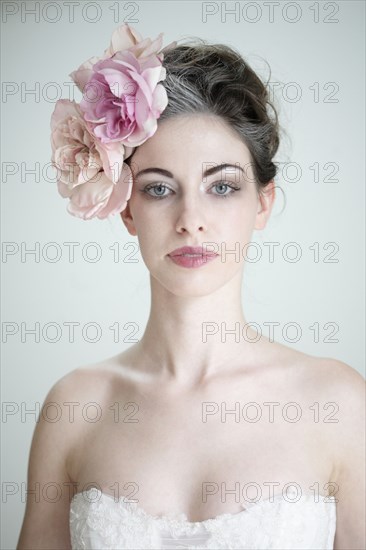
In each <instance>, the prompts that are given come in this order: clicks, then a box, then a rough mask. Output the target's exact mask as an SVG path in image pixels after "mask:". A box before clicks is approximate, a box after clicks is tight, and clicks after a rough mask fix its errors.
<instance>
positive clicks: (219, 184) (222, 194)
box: [211, 181, 240, 199]
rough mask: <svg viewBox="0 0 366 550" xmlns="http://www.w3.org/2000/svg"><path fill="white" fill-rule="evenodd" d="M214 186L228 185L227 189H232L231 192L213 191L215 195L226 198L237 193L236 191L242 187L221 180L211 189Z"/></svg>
mask: <svg viewBox="0 0 366 550" xmlns="http://www.w3.org/2000/svg"><path fill="white" fill-rule="evenodd" d="M213 187H226V190H227V189H231V191H230V192H229V193H225V194H224V193H213V194H214V195H216V196H218V197H222V198H223V199H226V197H229V196H230V195H233V194H234V193H235V191H239V190H240V187H237V186H236V185H232V184H229V183H227V182H225V181H220V182H219V183H215V184H214V185H213V186H212V187H211V189H212V188H213Z"/></svg>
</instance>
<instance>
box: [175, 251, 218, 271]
mask: <svg viewBox="0 0 366 550" xmlns="http://www.w3.org/2000/svg"><path fill="white" fill-rule="evenodd" d="M168 256H169V258H170V259H171V260H172V261H173V262H174V263H175V264H177V265H180V266H181V267H201V265H203V264H207V263H208V262H210V261H211V260H214V259H215V258H217V256H218V254H215V253H214V252H206V251H205V250H204V248H202V247H201V246H183V247H182V248H177V249H176V250H173V252H170V253H169V254H168Z"/></svg>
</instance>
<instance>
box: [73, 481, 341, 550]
mask: <svg viewBox="0 0 366 550" xmlns="http://www.w3.org/2000/svg"><path fill="white" fill-rule="evenodd" d="M285 496H286V498H284V496H283V495H282V494H280V495H276V496H274V497H273V498H272V499H265V500H260V501H257V502H256V503H250V504H249V503H248V502H247V501H245V505H244V504H242V505H241V506H242V508H243V510H242V511H240V512H238V513H236V514H221V515H219V516H217V517H215V518H212V519H207V520H204V521H199V522H190V521H188V520H187V517H186V516H185V514H183V513H182V514H169V515H162V516H153V515H151V514H148V513H147V512H145V510H144V509H143V508H141V507H140V506H139V504H137V503H136V502H129V501H127V500H126V499H125V498H124V497H121V498H119V499H116V498H114V497H113V496H112V495H109V494H106V493H103V492H102V491H100V490H99V489H97V488H94V487H92V488H91V489H89V490H88V491H84V492H80V493H76V495H74V497H73V499H72V501H71V504H70V533H71V544H72V549H73V550H76V549H90V550H102V549H103V550H104V549H105V550H106V549H108V550H117V549H118V550H123V549H133V550H137V549H144V550H145V549H146V550H147V549H153V548H154V549H159V550H172V549H178V548H180V549H183V548H184V549H187V548H188V549H192V550H193V549H195V550H198V549H215V550H219V549H224V548H233V549H235V548H236V549H239V548H240V549H244V550H249V549H250V550H259V549H263V550H272V549H278V550H279V549H280V550H286V549H288V550H295V549H296V550H297V549H302V550H322V549H333V543H334V536H335V529H336V502H335V499H334V497H328V498H327V500H328V502H327V501H325V497H324V496H321V495H319V499H318V500H319V501H318V502H316V499H315V496H314V494H313V493H306V494H302V495H301V497H300V499H299V500H297V501H296V502H294V499H293V497H292V496H291V491H290V490H289V491H288V492H287V493H286V495H285ZM295 498H296V493H295Z"/></svg>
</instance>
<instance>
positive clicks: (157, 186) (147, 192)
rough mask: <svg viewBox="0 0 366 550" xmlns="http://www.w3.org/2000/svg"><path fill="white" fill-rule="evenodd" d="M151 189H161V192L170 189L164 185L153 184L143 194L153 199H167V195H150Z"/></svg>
mask: <svg viewBox="0 0 366 550" xmlns="http://www.w3.org/2000/svg"><path fill="white" fill-rule="evenodd" d="M150 189H153V190H154V191H155V190H156V189H160V190H163V191H165V189H169V187H167V186H166V185H164V184H163V183H155V184H152V185H148V186H147V187H145V189H143V193H146V194H147V195H149V196H150V197H151V198H153V199H165V197H167V195H163V194H162V193H157V194H152V193H149V191H150Z"/></svg>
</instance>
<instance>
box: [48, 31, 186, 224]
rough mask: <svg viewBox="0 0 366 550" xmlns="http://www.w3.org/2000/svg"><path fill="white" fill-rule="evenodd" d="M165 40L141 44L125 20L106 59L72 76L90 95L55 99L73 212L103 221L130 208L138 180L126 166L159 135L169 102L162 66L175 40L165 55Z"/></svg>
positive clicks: (55, 159)
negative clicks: (138, 149)
mask: <svg viewBox="0 0 366 550" xmlns="http://www.w3.org/2000/svg"><path fill="white" fill-rule="evenodd" d="M162 36H163V33H160V34H159V36H158V37H157V38H156V39H155V40H151V39H150V38H146V39H143V38H142V36H141V35H140V34H139V33H138V32H137V31H136V30H135V29H133V28H132V27H129V25H128V24H127V23H125V24H123V25H121V26H120V27H118V28H117V29H116V30H115V31H114V32H113V35H112V39H111V43H110V46H109V48H107V49H106V50H105V51H104V55H103V56H102V57H100V58H98V57H91V58H90V59H88V60H87V61H86V62H85V63H83V64H82V65H80V67H79V68H78V69H77V70H76V71H73V72H72V73H70V77H71V78H72V79H73V80H74V82H75V83H76V85H77V86H78V88H79V89H80V91H82V92H83V94H84V97H83V99H82V101H81V102H80V104H77V103H75V102H74V101H69V100H59V101H57V103H56V106H55V110H54V112H53V114H52V119H51V130H52V136H51V143H52V163H53V165H54V166H55V167H56V168H58V170H59V173H58V180H57V186H58V190H59V193H60V194H61V195H62V196H63V197H65V198H69V199H70V201H69V204H68V207H67V210H68V212H69V213H70V214H72V215H74V216H77V217H79V218H82V219H84V220H87V219H90V218H93V217H95V216H97V217H98V218H101V219H102V218H106V217H107V216H109V215H110V214H115V213H117V212H121V211H122V210H124V209H125V207H126V205H127V201H128V199H129V198H130V196H131V191H132V183H133V178H132V172H131V170H130V168H129V166H128V165H127V164H126V163H125V162H124V161H125V159H127V158H128V157H129V156H130V155H131V154H132V153H133V151H134V148H135V147H137V146H138V145H141V144H142V143H144V142H145V141H146V140H147V139H148V138H149V137H151V136H152V135H153V134H154V133H155V131H156V129H157V119H158V118H159V117H160V115H161V112H162V111H163V110H164V109H165V107H166V106H167V104H168V97H167V93H166V90H165V88H164V86H163V85H162V84H160V82H161V81H162V80H164V79H165V77H166V70H165V68H164V67H163V66H162V62H163V59H164V51H166V50H168V49H170V48H172V47H174V46H175V45H176V44H177V42H172V43H171V44H169V46H166V47H165V48H164V49H163V50H161V51H159V50H160V49H161V45H162Z"/></svg>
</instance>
